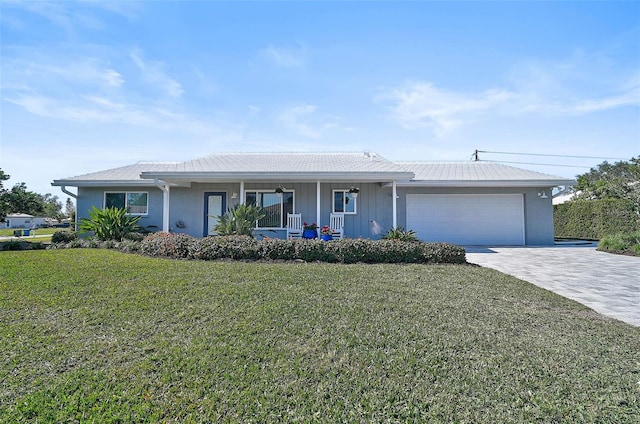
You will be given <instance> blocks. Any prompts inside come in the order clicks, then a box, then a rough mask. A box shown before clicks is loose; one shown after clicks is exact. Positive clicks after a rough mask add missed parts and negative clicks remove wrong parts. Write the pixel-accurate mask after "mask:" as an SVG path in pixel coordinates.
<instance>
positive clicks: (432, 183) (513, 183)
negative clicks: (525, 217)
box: [397, 179, 576, 187]
mask: <svg viewBox="0 0 640 424" xmlns="http://www.w3.org/2000/svg"><path fill="white" fill-rule="evenodd" d="M574 184H576V181H575V180H564V179H560V180H478V181H464V180H409V181H407V180H404V181H398V183H397V186H398V187H556V186H566V185H574Z"/></svg>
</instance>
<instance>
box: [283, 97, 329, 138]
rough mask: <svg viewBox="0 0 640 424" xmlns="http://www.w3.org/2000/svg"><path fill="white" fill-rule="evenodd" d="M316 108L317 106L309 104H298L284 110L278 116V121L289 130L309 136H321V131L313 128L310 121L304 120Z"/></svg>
mask: <svg viewBox="0 0 640 424" xmlns="http://www.w3.org/2000/svg"><path fill="white" fill-rule="evenodd" d="M315 110H316V107H315V106H313V105H308V104H297V105H294V106H292V107H290V108H288V109H286V110H284V111H283V112H282V113H280V115H279V116H278V121H279V122H280V123H281V124H283V125H284V126H285V127H286V128H288V129H289V130H291V131H293V132H295V133H297V134H299V135H302V136H304V137H309V138H319V137H320V131H318V130H316V129H313V128H312V127H311V126H310V125H309V124H308V123H306V122H302V121H303V119H304V118H309V117H310V116H311V115H312V114H313V113H314V112H315Z"/></svg>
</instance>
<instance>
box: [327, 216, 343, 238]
mask: <svg viewBox="0 0 640 424" xmlns="http://www.w3.org/2000/svg"><path fill="white" fill-rule="evenodd" d="M329 228H331V230H333V238H334V239H335V240H340V239H342V237H343V235H344V214H343V213H332V214H331V215H329Z"/></svg>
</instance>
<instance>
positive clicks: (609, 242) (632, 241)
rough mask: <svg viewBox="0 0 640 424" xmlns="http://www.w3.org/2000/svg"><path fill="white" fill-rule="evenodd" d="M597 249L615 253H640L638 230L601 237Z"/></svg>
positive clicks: (639, 232) (639, 234)
mask: <svg viewBox="0 0 640 424" xmlns="http://www.w3.org/2000/svg"><path fill="white" fill-rule="evenodd" d="M598 250H604V251H611V252H616V253H631V254H638V253H640V230H639V231H636V232H634V233H617V234H611V235H608V236H605V237H603V238H602V239H601V240H600V243H598Z"/></svg>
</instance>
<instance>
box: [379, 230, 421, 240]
mask: <svg viewBox="0 0 640 424" xmlns="http://www.w3.org/2000/svg"><path fill="white" fill-rule="evenodd" d="M382 239H383V240H400V241H418V236H416V232H415V231H413V230H405V229H404V228H403V227H396V228H392V229H390V230H389V232H388V233H387V234H385V235H383V236H382Z"/></svg>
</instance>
